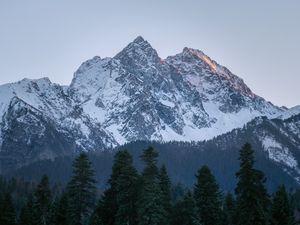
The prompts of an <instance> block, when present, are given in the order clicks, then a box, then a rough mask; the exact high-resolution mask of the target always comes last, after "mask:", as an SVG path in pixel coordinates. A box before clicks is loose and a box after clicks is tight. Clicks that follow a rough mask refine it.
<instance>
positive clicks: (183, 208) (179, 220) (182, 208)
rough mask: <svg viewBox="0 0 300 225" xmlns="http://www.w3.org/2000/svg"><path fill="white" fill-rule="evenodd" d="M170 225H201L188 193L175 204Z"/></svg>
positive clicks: (192, 199) (191, 196)
mask: <svg viewBox="0 0 300 225" xmlns="http://www.w3.org/2000/svg"><path fill="white" fill-rule="evenodd" d="M171 224H172V225H201V223H200V218H199V215H198V209H197V207H196V203H195V200H194V198H193V195H192V193H191V192H188V193H187V194H186V195H185V196H184V197H183V199H182V200H180V201H179V202H177V203H176V205H175V206H174V210H173V213H172V218H171Z"/></svg>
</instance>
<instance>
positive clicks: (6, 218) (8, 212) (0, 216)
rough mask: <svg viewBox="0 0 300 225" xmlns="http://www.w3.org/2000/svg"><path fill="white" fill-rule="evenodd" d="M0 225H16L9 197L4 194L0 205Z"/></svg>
mask: <svg viewBox="0 0 300 225" xmlns="http://www.w3.org/2000/svg"><path fill="white" fill-rule="evenodd" d="M0 224H3V225H4V224H5V225H16V213H15V208H14V205H13V202H12V198H11V195H10V194H9V193H7V194H5V195H4V197H3V199H2V201H1V205H0Z"/></svg>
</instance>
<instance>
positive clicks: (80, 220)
mask: <svg viewBox="0 0 300 225" xmlns="http://www.w3.org/2000/svg"><path fill="white" fill-rule="evenodd" d="M95 183H96V181H95V179H94V170H93V169H92V163H91V162H90V161H89V159H88V156H87V155H86V154H85V153H81V154H80V155H79V156H78V157H77V158H76V159H75V160H74V162H73V175H72V178H71V181H70V182H69V183H68V187H67V191H68V215H69V219H70V221H69V222H70V224H72V225H84V224H87V223H88V219H89V216H90V214H91V213H92V210H93V209H94V205H95V198H96V186H95Z"/></svg>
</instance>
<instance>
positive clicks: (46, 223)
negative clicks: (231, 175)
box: [0, 143, 300, 225]
mask: <svg viewBox="0 0 300 225" xmlns="http://www.w3.org/2000/svg"><path fill="white" fill-rule="evenodd" d="M158 156H159V152H158V151H157V150H156V149H154V148H153V147H148V148H147V149H145V150H144V151H143V153H142V154H141V156H140V158H141V160H142V161H143V164H144V166H143V170H142V171H141V172H139V171H138V170H137V169H136V168H135V166H134V164H133V157H132V155H131V154H130V153H129V151H127V150H120V151H118V152H117V153H116V154H115V156H114V161H113V166H112V172H111V175H110V178H109V179H108V181H107V185H106V188H105V190H100V189H99V186H98V185H97V183H98V179H101V178H97V177H96V176H95V171H94V168H93V164H92V162H91V160H90V159H89V157H88V155H87V154H85V153H81V154H79V155H78V156H77V157H76V158H75V159H74V161H73V166H72V176H71V178H70V179H69V181H68V183H67V184H66V185H62V184H52V183H51V182H50V181H49V178H48V176H46V175H44V176H43V177H42V178H41V179H40V181H39V182H37V183H35V182H33V181H27V180H25V179H20V178H6V177H0V225H294V224H298V223H299V221H298V220H299V218H298V212H299V209H300V191H299V190H286V188H285V186H284V185H280V186H278V188H277V190H276V191H274V192H272V193H270V192H269V191H268V190H267V188H266V186H265V183H266V180H267V177H266V176H265V174H264V173H263V172H262V171H261V170H259V169H257V168H256V167H255V158H254V151H253V149H252V146H251V145H250V144H249V143H246V144H245V145H244V146H243V147H242V148H241V149H240V151H239V168H238V170H237V171H236V174H235V176H236V177H235V178H236V181H237V182H236V187H235V189H234V191H233V192H232V193H230V192H229V193H224V192H223V191H222V190H221V189H220V187H219V185H218V182H217V180H216V178H215V176H214V174H213V173H212V171H211V170H210V168H209V167H208V166H206V165H204V166H201V167H200V168H199V170H198V171H197V173H196V174H195V176H196V182H195V184H194V185H193V187H192V188H187V187H185V186H183V185H180V184H172V182H171V179H170V178H169V175H168V171H167V169H166V167H165V166H164V165H159V163H158Z"/></svg>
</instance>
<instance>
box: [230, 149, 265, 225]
mask: <svg viewBox="0 0 300 225" xmlns="http://www.w3.org/2000/svg"><path fill="white" fill-rule="evenodd" d="M253 154H254V152H253V150H252V147H251V145H250V144H249V143H246V144H245V145H244V146H243V147H242V149H241V150H240V158H239V159H240V169H239V171H238V172H237V173H236V177H237V179H238V183H237V187H236V189H235V193H236V198H237V217H236V224H237V225H253V224H256V225H266V224H268V203H269V200H268V194H267V191H266V188H265V186H264V183H265V181H266V179H265V176H264V174H263V173H262V172H261V171H259V170H257V169H255V168H254V156H253Z"/></svg>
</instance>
